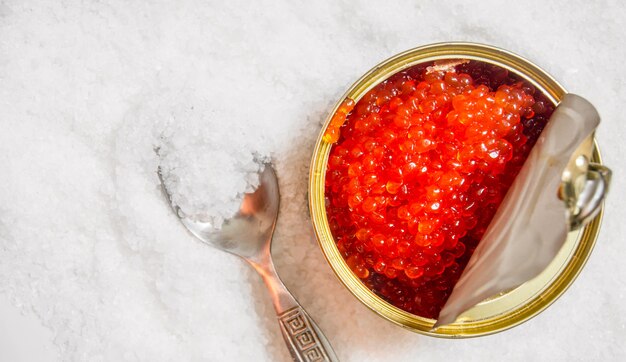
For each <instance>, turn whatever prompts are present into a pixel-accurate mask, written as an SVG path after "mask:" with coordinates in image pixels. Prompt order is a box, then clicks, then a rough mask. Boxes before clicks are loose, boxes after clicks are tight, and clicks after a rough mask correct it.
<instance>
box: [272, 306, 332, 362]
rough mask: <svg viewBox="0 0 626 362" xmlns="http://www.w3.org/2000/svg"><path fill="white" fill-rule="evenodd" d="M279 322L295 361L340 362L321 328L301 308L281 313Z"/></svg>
mask: <svg viewBox="0 0 626 362" xmlns="http://www.w3.org/2000/svg"><path fill="white" fill-rule="evenodd" d="M278 321H279V322H280V330H281V332H282V333H283V337H284V338H285V342H287V346H288V347H289V352H290V353H291V356H292V358H293V360H294V361H297V362H314V361H315V362H317V361H329V362H335V361H338V359H337V357H336V356H335V353H334V351H333V350H332V348H331V347H330V344H328V341H326V338H325V337H324V335H323V334H322V333H321V332H320V330H319V327H317V325H316V324H315V322H314V321H313V319H311V317H309V315H308V314H307V313H306V312H305V311H304V309H303V308H302V307H301V306H297V307H294V308H291V309H289V310H287V311H286V312H283V313H281V314H280V315H278Z"/></svg>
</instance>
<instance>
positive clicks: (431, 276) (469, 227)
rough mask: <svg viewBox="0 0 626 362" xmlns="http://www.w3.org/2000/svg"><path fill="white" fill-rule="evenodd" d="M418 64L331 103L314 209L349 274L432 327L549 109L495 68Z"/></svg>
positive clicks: (528, 89) (526, 87)
mask: <svg viewBox="0 0 626 362" xmlns="http://www.w3.org/2000/svg"><path fill="white" fill-rule="evenodd" d="M428 65H429V64H425V65H419V66H415V67H413V68H410V69H408V70H406V71H403V72H401V73H398V74H396V75H394V76H392V77H391V78H389V79H387V80H386V81H384V82H382V83H381V84H379V85H378V86H376V87H375V88H374V89H372V90H371V91H370V92H368V93H367V94H366V95H365V96H364V97H363V98H362V99H361V100H360V101H359V102H358V103H357V104H356V105H354V102H353V101H352V100H347V101H346V102H344V104H342V106H340V108H339V111H338V112H337V114H335V116H334V117H333V119H332V120H331V125H330V127H329V128H328V129H327V131H326V134H325V135H324V140H325V141H326V142H329V143H334V142H336V144H335V145H334V146H333V148H332V150H331V153H330V157H329V161H328V171H327V174H326V199H327V202H326V208H327V213H328V220H329V223H330V227H331V231H332V233H333V236H334V238H335V241H336V243H337V247H338V249H339V251H340V252H341V254H342V255H343V257H344V258H345V260H346V263H347V265H348V266H349V267H350V268H351V269H352V271H353V272H354V273H355V275H356V276H358V277H359V278H360V279H361V280H362V281H363V282H364V283H365V284H366V285H367V286H368V287H369V288H370V289H372V290H373V291H374V292H375V293H377V294H378V295H380V296H381V297H383V298H384V299H386V300H387V301H389V302H390V303H392V304H394V305H395V306H397V307H399V308H402V309H404V310H406V311H408V312H411V313H414V314H417V315H421V316H424V317H429V318H436V317H437V316H438V314H439V311H440V309H441V307H442V306H443V304H444V303H445V301H446V300H447V298H448V296H449V295H450V292H451V291H452V288H453V287H454V284H455V283H456V281H457V280H458V278H459V276H460V274H461V272H462V270H463V268H464V267H465V265H466V264H467V261H468V260H469V257H470V256H471V254H472V252H473V251H474V249H475V247H476V245H477V244H478V241H479V240H480V238H481V237H482V235H483V233H484V232H485V230H486V228H487V226H488V225H489V222H490V221H491V218H492V217H493V215H494V213H495V211H496V209H497V208H498V206H499V205H500V202H501V201H502V199H503V197H504V195H505V193H506V192H507V190H508V188H509V186H510V185H511V183H512V181H513V179H514V178H515V176H516V175H517V173H518V171H519V169H520V168H521V167H522V165H523V163H524V161H525V159H526V157H527V156H528V153H529V151H530V149H531V147H532V145H533V144H534V142H535V141H536V139H537V137H538V135H539V133H540V132H541V130H542V129H543V127H544V126H545V123H546V120H547V118H548V117H549V115H550V113H551V112H552V110H553V107H552V105H551V104H550V102H548V101H547V100H546V99H545V98H544V97H543V95H541V94H539V93H538V92H537V94H535V91H534V88H533V87H532V86H531V85H529V84H527V83H525V82H523V81H520V80H519V79H518V78H516V77H515V76H514V75H512V74H509V72H508V71H507V70H505V69H502V68H499V67H496V66H492V65H488V64H485V63H481V62H475V61H472V62H469V63H467V64H462V65H457V66H456V68H452V69H450V70H449V71H447V72H444V71H440V70H437V69H436V68H427V66H428ZM433 69H434V70H433ZM429 70H431V71H429ZM353 107H354V108H353ZM346 115H347V117H346Z"/></svg>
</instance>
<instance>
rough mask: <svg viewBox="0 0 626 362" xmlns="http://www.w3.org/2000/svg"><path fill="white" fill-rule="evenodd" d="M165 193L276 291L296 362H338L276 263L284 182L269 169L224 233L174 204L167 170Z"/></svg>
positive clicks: (190, 225) (192, 226)
mask: <svg viewBox="0 0 626 362" xmlns="http://www.w3.org/2000/svg"><path fill="white" fill-rule="evenodd" d="M157 174H158V176H159V180H160V181H161V188H162V190H163V192H164V194H165V196H166V197H167V199H168V201H169V204H170V206H171V207H172V209H173V210H174V213H175V214H176V216H178V218H179V220H180V221H181V222H182V223H183V225H185V227H186V228H187V230H189V231H190V232H191V233H192V234H193V235H194V236H196V237H197V238H198V239H200V240H201V241H203V242H204V243H206V244H208V245H210V246H213V247H215V248H217V249H220V250H223V251H227V252H229V253H231V254H234V255H237V256H240V257H241V258H243V259H244V260H245V261H247V262H248V263H249V264H250V265H252V267H253V268H254V269H255V270H256V271H257V272H258V273H259V274H260V275H261V277H262V278H263V281H264V282H265V285H266V286H267V289H268V290H269V292H270V295H271V297H272V301H273V302H274V309H276V315H277V316H278V323H279V324H280V330H281V332H282V334H283V338H284V339H285V342H286V343H287V347H288V348H289V352H290V353H291V357H292V358H293V360H294V361H298V362H300V361H302V362H304V361H306V362H308V361H338V359H337V356H336V355H335V352H334V351H333V349H332V347H331V345H330V343H329V342H328V340H327V339H326V337H325V336H324V334H323V333H322V331H321V330H320V328H319V327H318V326H317V324H316V323H315V322H314V321H313V319H311V317H309V315H308V314H307V312H306V311H305V310H304V308H302V306H301V305H300V304H299V303H298V301H297V300H296V298H294V296H293V295H292V294H291V293H290V292H289V290H287V288H286V287H285V285H284V284H283V282H282V281H281V280H280V278H279V277H278V274H277V273H276V270H275V269H274V263H273V262H272V254H271V244H272V235H273V234H274V227H275V226H276V219H277V218H278V204H279V199H280V195H279V193H278V181H277V180H276V174H275V173H274V170H273V169H272V166H271V165H269V164H266V165H265V169H264V170H263V172H261V173H260V175H259V181H260V182H259V187H258V188H257V189H256V191H255V192H253V193H248V194H245V195H244V198H243V202H242V203H241V206H240V208H239V212H238V213H237V214H236V215H235V216H233V217H232V218H231V219H229V220H226V221H225V222H224V224H223V226H222V228H221V229H219V230H215V228H214V227H213V225H211V224H210V223H205V222H199V221H194V220H191V219H189V218H187V217H185V216H184V214H183V213H182V212H181V210H180V208H179V207H178V206H176V205H173V204H172V198H171V194H170V193H169V192H168V190H167V188H166V186H165V182H163V177H162V175H161V169H160V168H159V171H158V172H157Z"/></svg>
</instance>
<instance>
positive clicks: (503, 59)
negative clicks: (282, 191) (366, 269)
mask: <svg viewBox="0 0 626 362" xmlns="http://www.w3.org/2000/svg"><path fill="white" fill-rule="evenodd" d="M451 60H459V61H461V62H464V61H474V62H480V63H485V64H489V65H493V66H496V67H499V68H501V69H505V70H506V71H507V72H509V73H511V74H513V75H515V77H517V78H518V79H521V80H523V81H524V82H525V83H526V84H530V85H532V87H534V89H535V90H536V92H539V93H540V94H541V96H542V97H543V99H545V100H547V102H550V103H551V104H550V107H554V106H556V105H557V104H559V102H560V101H561V99H562V97H563V96H564V95H565V94H566V91H565V89H564V88H563V87H562V86H561V85H560V84H559V83H558V82H557V81H556V80H554V79H553V78H552V77H551V76H550V75H548V74H547V73H546V72H545V71H543V70H542V69H540V68H539V67H537V66H536V65H534V64H533V63H531V62H530V61H528V60H526V59H524V58H522V57H520V56H518V55H515V54H512V53H510V52H507V51H504V50H501V49H498V48H494V47H491V46H486V45H480V44H473V43H440V44H433V45H428V46H424V47H419V48H415V49H412V50H409V51H406V52H404V53H401V54H398V55H396V56H394V57H392V58H390V59H388V60H386V61H384V62H382V63H381V64H379V65H377V66H375V67H374V68H373V69H372V70H370V71H369V72H367V73H366V74H365V75H364V76H363V77H362V78H361V79H359V80H358V81H357V82H356V83H355V84H354V85H353V86H352V87H350V89H349V90H348V91H347V92H346V93H345V94H344V96H343V97H342V98H341V99H340V100H339V101H338V102H337V104H336V106H335V107H334V109H333V110H332V112H331V113H330V114H329V116H328V119H327V120H326V123H325V125H324V127H323V129H322V132H321V134H320V136H319V138H318V141H317V144H316V147H315V150H314V152H313V159H312V163H311V169H310V178H309V207H310V212H311V217H312V222H313V225H314V230H315V234H316V236H317V239H318V242H319V244H320V246H321V249H322V252H323V253H324V256H325V257H326V259H327V261H328V263H329V264H330V266H331V268H332V269H333V271H334V272H335V274H336V275H337V277H338V278H339V279H340V281H341V282H342V283H343V284H344V286H345V287H346V288H348V290H350V292H351V293H352V294H353V295H354V296H355V297H356V298H357V299H359V300H360V301H361V302H362V303H363V304H365V305H366V306H367V307H369V308H370V309H371V310H372V311H374V312H376V313H377V314H379V315H380V316H382V317H383V318H385V319H387V320H389V321H391V322H393V323H396V324H398V325H400V326H402V327H404V328H407V329H409V330H412V331H415V332H418V333H422V334H426V335H430V336H435V337H444V338H466V337H477V336H482V335H488V334H492V333H497V332H500V331H503V330H506V329H508V328H511V327H514V326H516V325H518V324H521V323H523V322H525V321H527V320H529V319H530V318H532V317H534V316H535V315H537V314H539V313H540V312H541V311H543V310H544V309H546V308H547V307H548V306H550V305H551V304H552V303H553V302H554V301H555V300H556V299H557V298H558V297H559V296H560V295H561V294H563V293H564V292H565V290H566V289H567V288H568V287H569V286H570V285H571V283H572V282H573V281H574V279H575V278H576V277H577V275H578V274H579V273H580V271H581V269H582V268H583V266H584V265H585V262H586V261H587V259H588V257H589V255H590V253H591V250H592V249H593V246H594V243H595V240H596V237H597V235H598V233H599V228H600V223H601V218H602V210H601V209H600V211H599V212H598V214H597V216H595V218H593V219H592V220H591V221H590V222H589V223H587V224H586V225H585V226H583V227H582V228H579V229H577V230H574V231H571V232H569V234H568V236H567V240H566V241H565V244H564V246H563V248H562V249H561V250H560V252H559V254H558V255H557V257H556V258H555V259H554V260H553V261H552V262H551V264H550V265H549V266H548V267H547V268H546V269H545V270H544V271H543V272H542V273H541V274H540V275H539V276H538V277H536V278H534V279H532V280H530V281H528V282H526V283H524V284H523V285H521V286H520V287H518V288H515V289H514V290H511V291H509V292H506V293H502V294H501V295H498V296H495V297H492V298H490V299H488V300H485V301H483V302H481V303H479V304H478V305H476V306H475V307H474V308H472V309H470V310H468V311H466V312H465V313H463V314H462V315H461V316H460V317H459V318H458V319H457V322H455V323H453V324H450V325H446V326H443V327H440V328H438V329H437V330H435V331H433V330H432V327H433V325H434V323H435V320H434V319H430V318H426V317H422V316H419V315H416V314H413V313H409V312H407V311H405V310H403V309H401V308H398V307H396V306H394V305H392V304H391V303H389V302H387V301H386V300H384V299H383V298H381V297H380V296H379V295H377V293H375V292H373V291H372V290H370V289H369V288H368V287H367V286H366V285H365V284H364V283H363V282H362V281H361V279H359V277H358V276H357V275H355V273H354V272H353V270H352V269H351V268H350V267H349V266H348V264H347V262H346V261H345V260H344V257H343V256H342V254H341V252H340V250H339V249H338V247H337V244H336V242H335V240H334V238H333V234H332V232H331V228H330V225H329V220H328V214H327V209H326V194H325V192H326V186H325V185H326V173H327V170H328V162H329V155H330V153H331V148H332V146H333V145H332V141H333V138H335V137H334V136H336V135H334V134H333V132H335V131H334V130H332V129H331V128H332V127H336V126H337V122H338V120H339V119H341V118H342V117H343V118H344V119H345V116H346V114H348V113H349V108H350V106H351V105H353V104H354V103H358V102H359V100H361V99H362V98H363V97H364V96H365V95H366V94H367V93H368V92H369V91H370V90H372V89H373V88H375V87H376V86H377V85H378V84H380V83H382V82H384V81H385V80H387V79H388V78H390V77H391V76H393V75H395V74H397V73H399V72H402V71H404V70H407V69H409V68H412V67H414V66H418V65H421V64H433V62H442V63H445V62H446V61H451ZM440 64H441V63H440ZM346 105H348V107H346ZM329 127H330V128H329ZM329 134H330V135H331V137H330V139H329ZM324 136H326V137H324ZM329 141H330V143H329ZM590 160H591V162H593V163H595V164H601V163H602V161H601V158H600V153H599V151H598V147H597V145H596V144H595V142H594V146H593V150H592V152H591V155H590Z"/></svg>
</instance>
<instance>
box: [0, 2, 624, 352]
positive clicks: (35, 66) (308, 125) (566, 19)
mask: <svg viewBox="0 0 626 362" xmlns="http://www.w3.org/2000/svg"><path fill="white" fill-rule="evenodd" d="M624 19H626V5H625V4H624V3H623V2H620V1H617V0H615V1H550V2H547V1H515V2H506V5H505V2H503V1H446V2H443V1H388V2H382V1H361V2H357V1H333V0H328V1H256V2H248V1H221V2H216V1H204V0H203V1H187V0H184V1H183V0H181V1H90V0H83V1H54V2H46V1H28V0H16V1H11V0H0V177H1V178H2V179H0V361H2V362H5V361H6V362H12V361H57V360H58V361H61V360H63V361H66V360H68V361H70V360H71V361H89V360H94V361H99V360H105V361H121V360H128V361H134V360H142V361H157V360H164V361H165V360H176V361H182V360H209V361H223V360H245V361H253V360H265V361H270V360H281V361H283V360H284V361H286V360H287V359H288V356H287V354H286V352H285V349H284V347H283V345H282V343H283V342H282V340H281V339H280V337H279V332H278V329H277V326H276V324H275V321H274V317H273V310H272V309H271V307H270V305H269V300H268V298H267V297H266V296H265V294H264V290H263V289H262V287H261V285H260V284H259V280H258V279H257V277H256V276H255V275H254V274H253V273H252V272H251V271H249V270H247V268H246V267H245V266H244V265H242V264H241V263H240V262H239V261H238V260H236V259H234V258H231V257H229V256H227V255H225V254H221V253H219V252H217V251H214V250H211V249H209V248H205V247H203V246H202V245H199V244H197V243H195V242H193V240H191V239H190V238H189V237H188V236H187V235H186V234H185V233H184V232H183V231H182V230H181V228H180V226H179V225H178V224H177V223H176V222H174V221H173V220H172V219H171V215H170V214H168V210H167V209H166V208H165V206H164V204H163V202H162V200H160V199H159V197H160V195H159V194H158V192H157V191H158V190H157V189H156V178H155V177H154V173H153V169H151V168H150V165H152V163H151V162H152V161H153V160H150V159H149V158H150V157H153V155H151V153H150V152H151V150H150V149H149V147H144V146H146V144H144V143H143V142H142V136H143V135H144V134H146V133H150V132H155V130H156V131H158V122H157V121H155V123H154V124H151V123H149V122H148V123H146V122H145V120H144V119H143V118H141V119H139V120H138V118H137V116H136V114H138V112H136V109H143V108H145V107H146V104H151V102H152V103H155V102H156V103H159V104H160V103H163V102H166V103H167V102H169V103H168V104H173V105H178V104H191V105H194V104H199V103H202V104H203V106H204V107H205V109H209V113H211V112H213V111H214V112H215V115H216V117H218V116H219V117H222V118H223V123H224V127H223V128H220V129H216V130H215V137H233V138H237V137H241V138H242V139H243V138H245V139H247V140H250V142H251V143H252V144H254V143H257V144H263V146H259V149H256V151H259V150H260V151H261V152H265V153H269V154H271V156H272V157H273V160H274V161H275V164H276V167H277V171H278V173H279V176H280V182H281V185H280V186H281V191H282V193H283V195H284V197H283V200H282V207H283V208H282V211H281V212H282V214H281V215H282V217H281V219H280V220H279V224H278V229H277V233H276V236H275V259H276V264H277V267H278V269H279V272H280V273H281V275H282V276H283V279H284V280H285V283H286V284H287V286H288V287H289V288H290V289H291V290H292V291H293V292H294V294H295V295H296V296H297V297H298V298H299V299H300V301H301V302H302V304H303V305H304V306H305V307H306V308H308V310H309V311H310V313H311V314H312V315H313V316H314V317H315V319H316V320H317V321H318V322H319V324H320V326H321V327H322V328H323V329H324V330H325V331H326V333H327V334H328V337H329V338H330V340H331V341H332V343H333V345H334V347H335V349H336V351H337V353H338V355H339V356H340V358H341V359H342V360H346V361H369V360H371V361H415V360H467V361H484V360H511V361H528V360H533V361H576V360H580V361H589V360H596V361H623V360H626V344H625V343H624V342H625V341H626V296H625V294H626V282H625V278H626V263H624V259H625V258H626V243H625V240H624V239H625V237H624V235H625V234H626V227H625V226H624V225H625V224H624V221H623V220H625V217H626V213H625V212H624V206H626V198H625V196H624V192H623V190H624V188H625V187H626V181H625V178H624V170H626V168H625V166H626V162H625V161H624V155H625V154H626V146H625V145H626V142H625V141H624V140H625V137H626V134H625V132H624V130H625V126H624V122H626V118H625V116H624V111H623V110H624V102H625V100H626V75H625V74H626V73H625V68H624V60H626V31H625V30H624V29H625V26H626V23H625V20H624ZM449 40H467V41H475V42H483V43H488V44H492V45H496V46H500V47H503V48H506V49H509V50H511V51H514V52H516V53H518V54H521V55H523V56H525V57H527V58H530V59H531V60H533V61H535V62H536V63H537V64H539V65H540V66H541V67H543V68H544V69H546V70H547V71H548V72H549V73H551V74H552V75H553V76H554V77H556V78H557V79H558V80H559V81H560V82H562V84H564V85H565V87H566V88H567V89H568V90H570V91H572V92H575V93H579V94H581V95H583V96H585V97H587V98H589V99H590V100H591V101H592V102H593V103H594V104H595V105H596V106H597V108H598V110H599V111H600V114H601V115H602V116H603V124H602V125H601V127H600V130H599V132H598V140H599V142H600V145H601V149H602V151H603V154H604V160H605V161H606V164H607V165H609V166H610V167H612V168H613V170H614V182H613V188H612V192H611V195H610V197H609V200H608V203H607V205H606V218H605V220H604V224H603V227H602V232H601V234H600V238H599V240H598V244H597V247H596V249H595V251H594V253H593V255H592V257H591V259H590V261H589V263H588V264H587V266H586V268H585V269H584V271H583V272H582V274H581V275H580V277H579V278H578V280H577V281H576V283H575V284H574V285H573V286H572V287H571V288H570V290H569V291H568V292H567V293H566V294H565V295H564V296H563V297H562V298H561V299H560V300H559V301H558V302H556V303H555V304H554V305H553V306H552V307H550V308H549V309H548V310H547V311H545V312H544V313H542V314H541V315H540V316H538V317H536V318H534V319H533V320H531V321H529V322H527V323H525V324H523V325H521V326H519V327H516V328H514V329H513V330H510V331H507V332H504V333H501V334H498V335H494V336H490V337H483V338H479V339H471V340H439V339H433V338H428V337H424V336H420V335H417V334H413V333H411V332H407V331H404V330H402V329H400V328H398V327H395V326H393V325H391V324H390V323H388V322H386V321H384V320H382V319H381V318H379V317H377V316H376V315H374V314H373V313H371V312H370V311H368V310H367V309H366V308H365V307H363V306H361V305H360V304H359V303H358V302H357V301H356V300H355V299H354V298H353V297H352V296H351V295H350V294H349V293H348V292H347V291H346V290H344V289H343V288H342V287H341V286H340V284H339V282H338V281H336V280H335V278H334V276H333V275H332V273H331V271H330V270H329V268H328V267H327V266H326V265H325V262H324V260H323V258H322V256H321V253H320V251H319V249H318V248H317V246H316V244H315V241H314V239H313V237H312V230H311V227H310V225H309V219H308V215H307V210H306V178H307V168H308V162H309V156H310V153H311V150H312V149H311V147H312V145H313V142H314V138H315V137H316V135H317V133H318V131H319V127H320V121H321V120H322V119H323V116H324V115H325V113H326V112H327V111H328V110H329V108H330V106H331V104H332V103H334V102H335V101H336V99H337V98H338V97H339V95H340V94H341V93H343V91H344V90H345V89H346V88H347V87H348V86H349V85H350V84H351V82H353V81H354V80H355V79H357V78H358V77H359V76H360V75H361V74H362V73H364V72H365V71H366V70H368V69H369V68H371V67H372V66H373V65H375V64H377V63H378V62H380V61H382V60H383V59H385V58H387V57H389V56H391V55H393V54H395V53H398V52H400V51H403V50H406V49H408V48H412V47H415V46H418V45H423V44H427V43H432V42H438V41H449ZM194 97H195V98H194ZM162 100H166V101H163V102H161V101H162ZM166 108H167V107H166ZM143 112H144V113H143V114H145V112H148V113H150V112H151V111H150V108H149V107H148V111H145V110H144V111H143ZM152 114H157V115H158V114H159V113H158V112H157V111H153V113H152ZM247 121H249V122H250V123H249V124H250V125H251V126H250V127H249V128H254V129H253V130H247V131H246V130H245V129H244V130H242V129H241V127H240V126H241V125H242V124H245V122H247ZM231 123H232V124H236V125H239V126H237V127H234V126H233V128H229V127H230V124H231ZM251 147H252V146H251ZM251 149H252V150H253V151H255V149H254V147H252V148H251ZM216 177H219V174H217V175H216Z"/></svg>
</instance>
